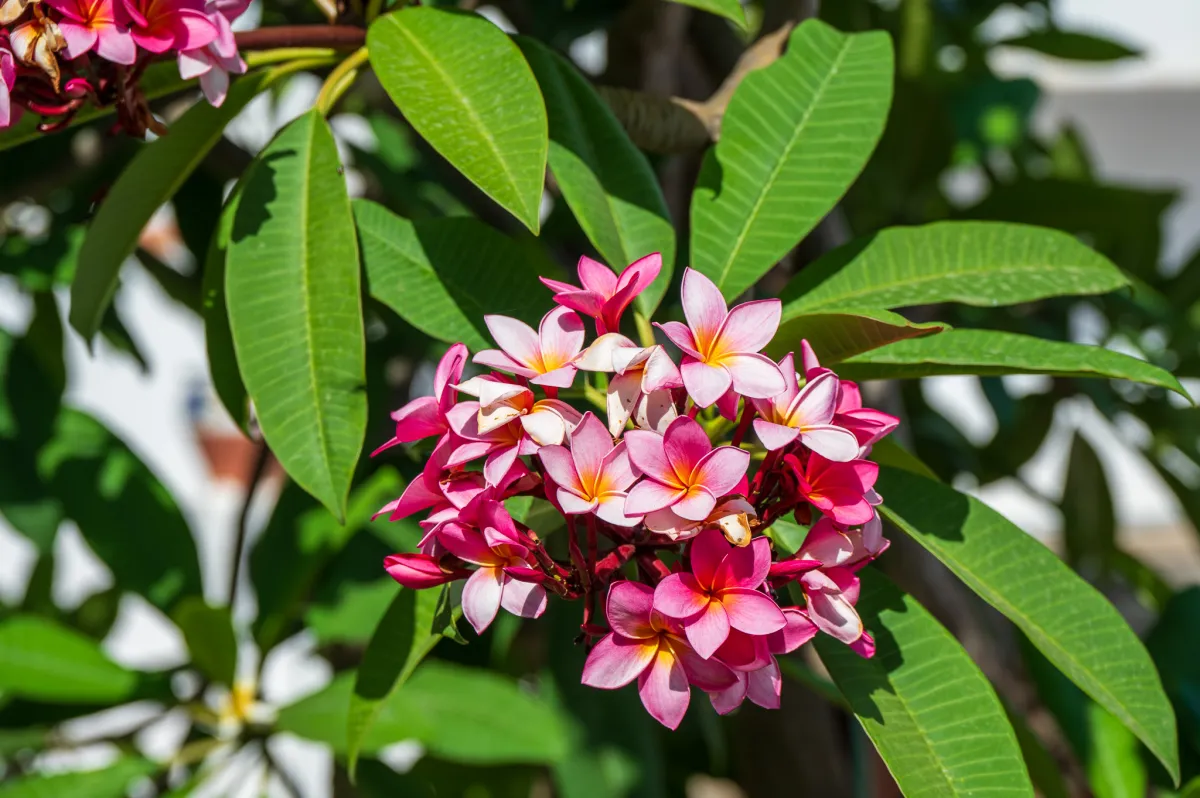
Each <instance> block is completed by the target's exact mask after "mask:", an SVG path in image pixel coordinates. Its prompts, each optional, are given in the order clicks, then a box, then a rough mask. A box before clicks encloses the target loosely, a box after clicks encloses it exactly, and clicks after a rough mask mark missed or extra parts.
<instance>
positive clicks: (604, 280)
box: [575, 255, 617, 299]
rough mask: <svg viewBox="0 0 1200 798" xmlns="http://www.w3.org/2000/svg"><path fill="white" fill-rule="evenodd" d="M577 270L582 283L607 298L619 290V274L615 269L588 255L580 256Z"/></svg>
mask: <svg viewBox="0 0 1200 798" xmlns="http://www.w3.org/2000/svg"><path fill="white" fill-rule="evenodd" d="M575 271H576V273H577V274H578V275H579V284H580V285H582V286H583V287H584V288H586V289H587V290H589V291H595V292H596V293H598V294H600V295H602V296H603V297H604V298H605V299H607V298H608V297H610V296H612V295H613V293H614V292H615V291H616V290H617V275H616V274H615V273H614V272H613V270H612V269H610V268H608V267H607V266H605V265H604V264H603V263H601V262H600V261H598V260H593V259H592V258H589V257H588V256H587V255H582V256H580V258H579V265H578V266H577V267H576V268H575Z"/></svg>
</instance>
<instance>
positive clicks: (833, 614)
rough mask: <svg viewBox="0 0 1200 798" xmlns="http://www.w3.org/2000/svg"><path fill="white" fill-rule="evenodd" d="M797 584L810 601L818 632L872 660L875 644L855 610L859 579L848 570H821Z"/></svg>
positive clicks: (810, 609)
mask: <svg viewBox="0 0 1200 798" xmlns="http://www.w3.org/2000/svg"><path fill="white" fill-rule="evenodd" d="M797 581H798V582H799V583H800V586H801V587H802V588H803V589H804V598H805V599H806V600H807V602H808V612H807V615H808V618H809V619H810V620H811V621H812V622H813V623H814V624H816V625H817V628H818V629H820V630H821V631H822V632H824V633H825V634H827V635H829V636H830V637H832V638H834V639H835V640H840V641H842V642H843V643H845V644H846V645H848V646H850V647H851V648H853V649H854V650H855V651H856V652H858V653H859V654H860V655H861V656H864V657H870V656H871V655H872V654H873V653H874V650H875V641H874V640H873V639H872V638H871V636H870V635H868V634H867V632H866V630H865V629H863V622H862V618H861V617H859V614H858V610H856V609H854V605H855V604H857V603H858V595H859V580H858V577H857V576H855V575H854V574H853V573H851V572H850V570H848V569H846V568H819V569H817V570H814V571H809V572H808V573H806V574H804V575H803V576H801V577H800V579H799V580H797ZM864 638H865V640H864Z"/></svg>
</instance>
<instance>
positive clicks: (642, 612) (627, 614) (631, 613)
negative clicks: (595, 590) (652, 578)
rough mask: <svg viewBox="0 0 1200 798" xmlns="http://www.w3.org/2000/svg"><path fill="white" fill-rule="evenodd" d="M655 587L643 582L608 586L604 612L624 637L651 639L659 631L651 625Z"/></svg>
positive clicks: (609, 621) (610, 622) (613, 627)
mask: <svg viewBox="0 0 1200 798" xmlns="http://www.w3.org/2000/svg"><path fill="white" fill-rule="evenodd" d="M653 608H654V588H652V587H650V586H649V585H643V584H642V583H641V582H629V581H622V582H615V583H613V585H612V586H610V587H609V588H608V600H607V602H606V603H605V608H604V614H605V617H606V618H607V619H608V625H609V626H610V627H612V629H613V631H615V632H617V633H618V634H619V635H621V636H622V637H628V638H631V639H639V640H641V639H649V638H651V637H654V636H656V635H657V634H658V633H657V632H655V631H654V628H653V627H652V626H651V625H650V614H651V612H652V611H653Z"/></svg>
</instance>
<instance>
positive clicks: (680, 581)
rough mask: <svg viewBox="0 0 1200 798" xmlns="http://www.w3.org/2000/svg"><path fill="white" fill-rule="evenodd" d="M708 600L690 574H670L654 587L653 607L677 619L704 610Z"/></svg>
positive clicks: (684, 618) (694, 614) (688, 616)
mask: <svg viewBox="0 0 1200 798" xmlns="http://www.w3.org/2000/svg"><path fill="white" fill-rule="evenodd" d="M710 601H711V599H710V598H709V596H708V594H707V593H705V592H704V590H703V589H702V588H701V587H700V584H699V583H698V582H697V581H696V577H694V576H692V575H691V574H685V573H675V574H671V575H670V576H668V577H667V578H665V579H663V580H662V581H661V582H659V583H658V586H657V587H655V588H654V609H656V610H658V611H659V612H661V613H662V614H663V615H666V616H668V617H671V618H678V619H679V620H686V619H689V618H692V617H694V616H698V615H699V614H700V613H702V612H706V611H707V610H708V605H709V603H710Z"/></svg>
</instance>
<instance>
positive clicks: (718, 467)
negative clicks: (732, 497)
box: [685, 446, 750, 517]
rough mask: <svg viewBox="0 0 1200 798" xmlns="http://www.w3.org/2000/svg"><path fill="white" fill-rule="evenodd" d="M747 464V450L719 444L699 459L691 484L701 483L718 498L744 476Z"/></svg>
mask: <svg viewBox="0 0 1200 798" xmlns="http://www.w3.org/2000/svg"><path fill="white" fill-rule="evenodd" d="M749 466H750V453H749V452H747V451H746V450H744V449H738V448H736V447H733V446H720V447H718V448H716V449H713V450H712V451H711V452H710V453H708V454H707V455H705V456H704V457H703V458H702V459H701V460H700V462H699V464H698V465H697V466H696V470H695V472H693V474H692V484H693V485H702V486H703V487H705V488H706V489H708V491H709V492H710V493H712V495H714V496H716V497H718V498H719V497H721V496H725V495H726V494H728V493H730V492H731V491H733V489H734V488H736V487H737V484H738V483H739V482H740V481H741V480H742V477H744V476H746V469H747V468H749ZM685 517H686V516H685Z"/></svg>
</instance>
